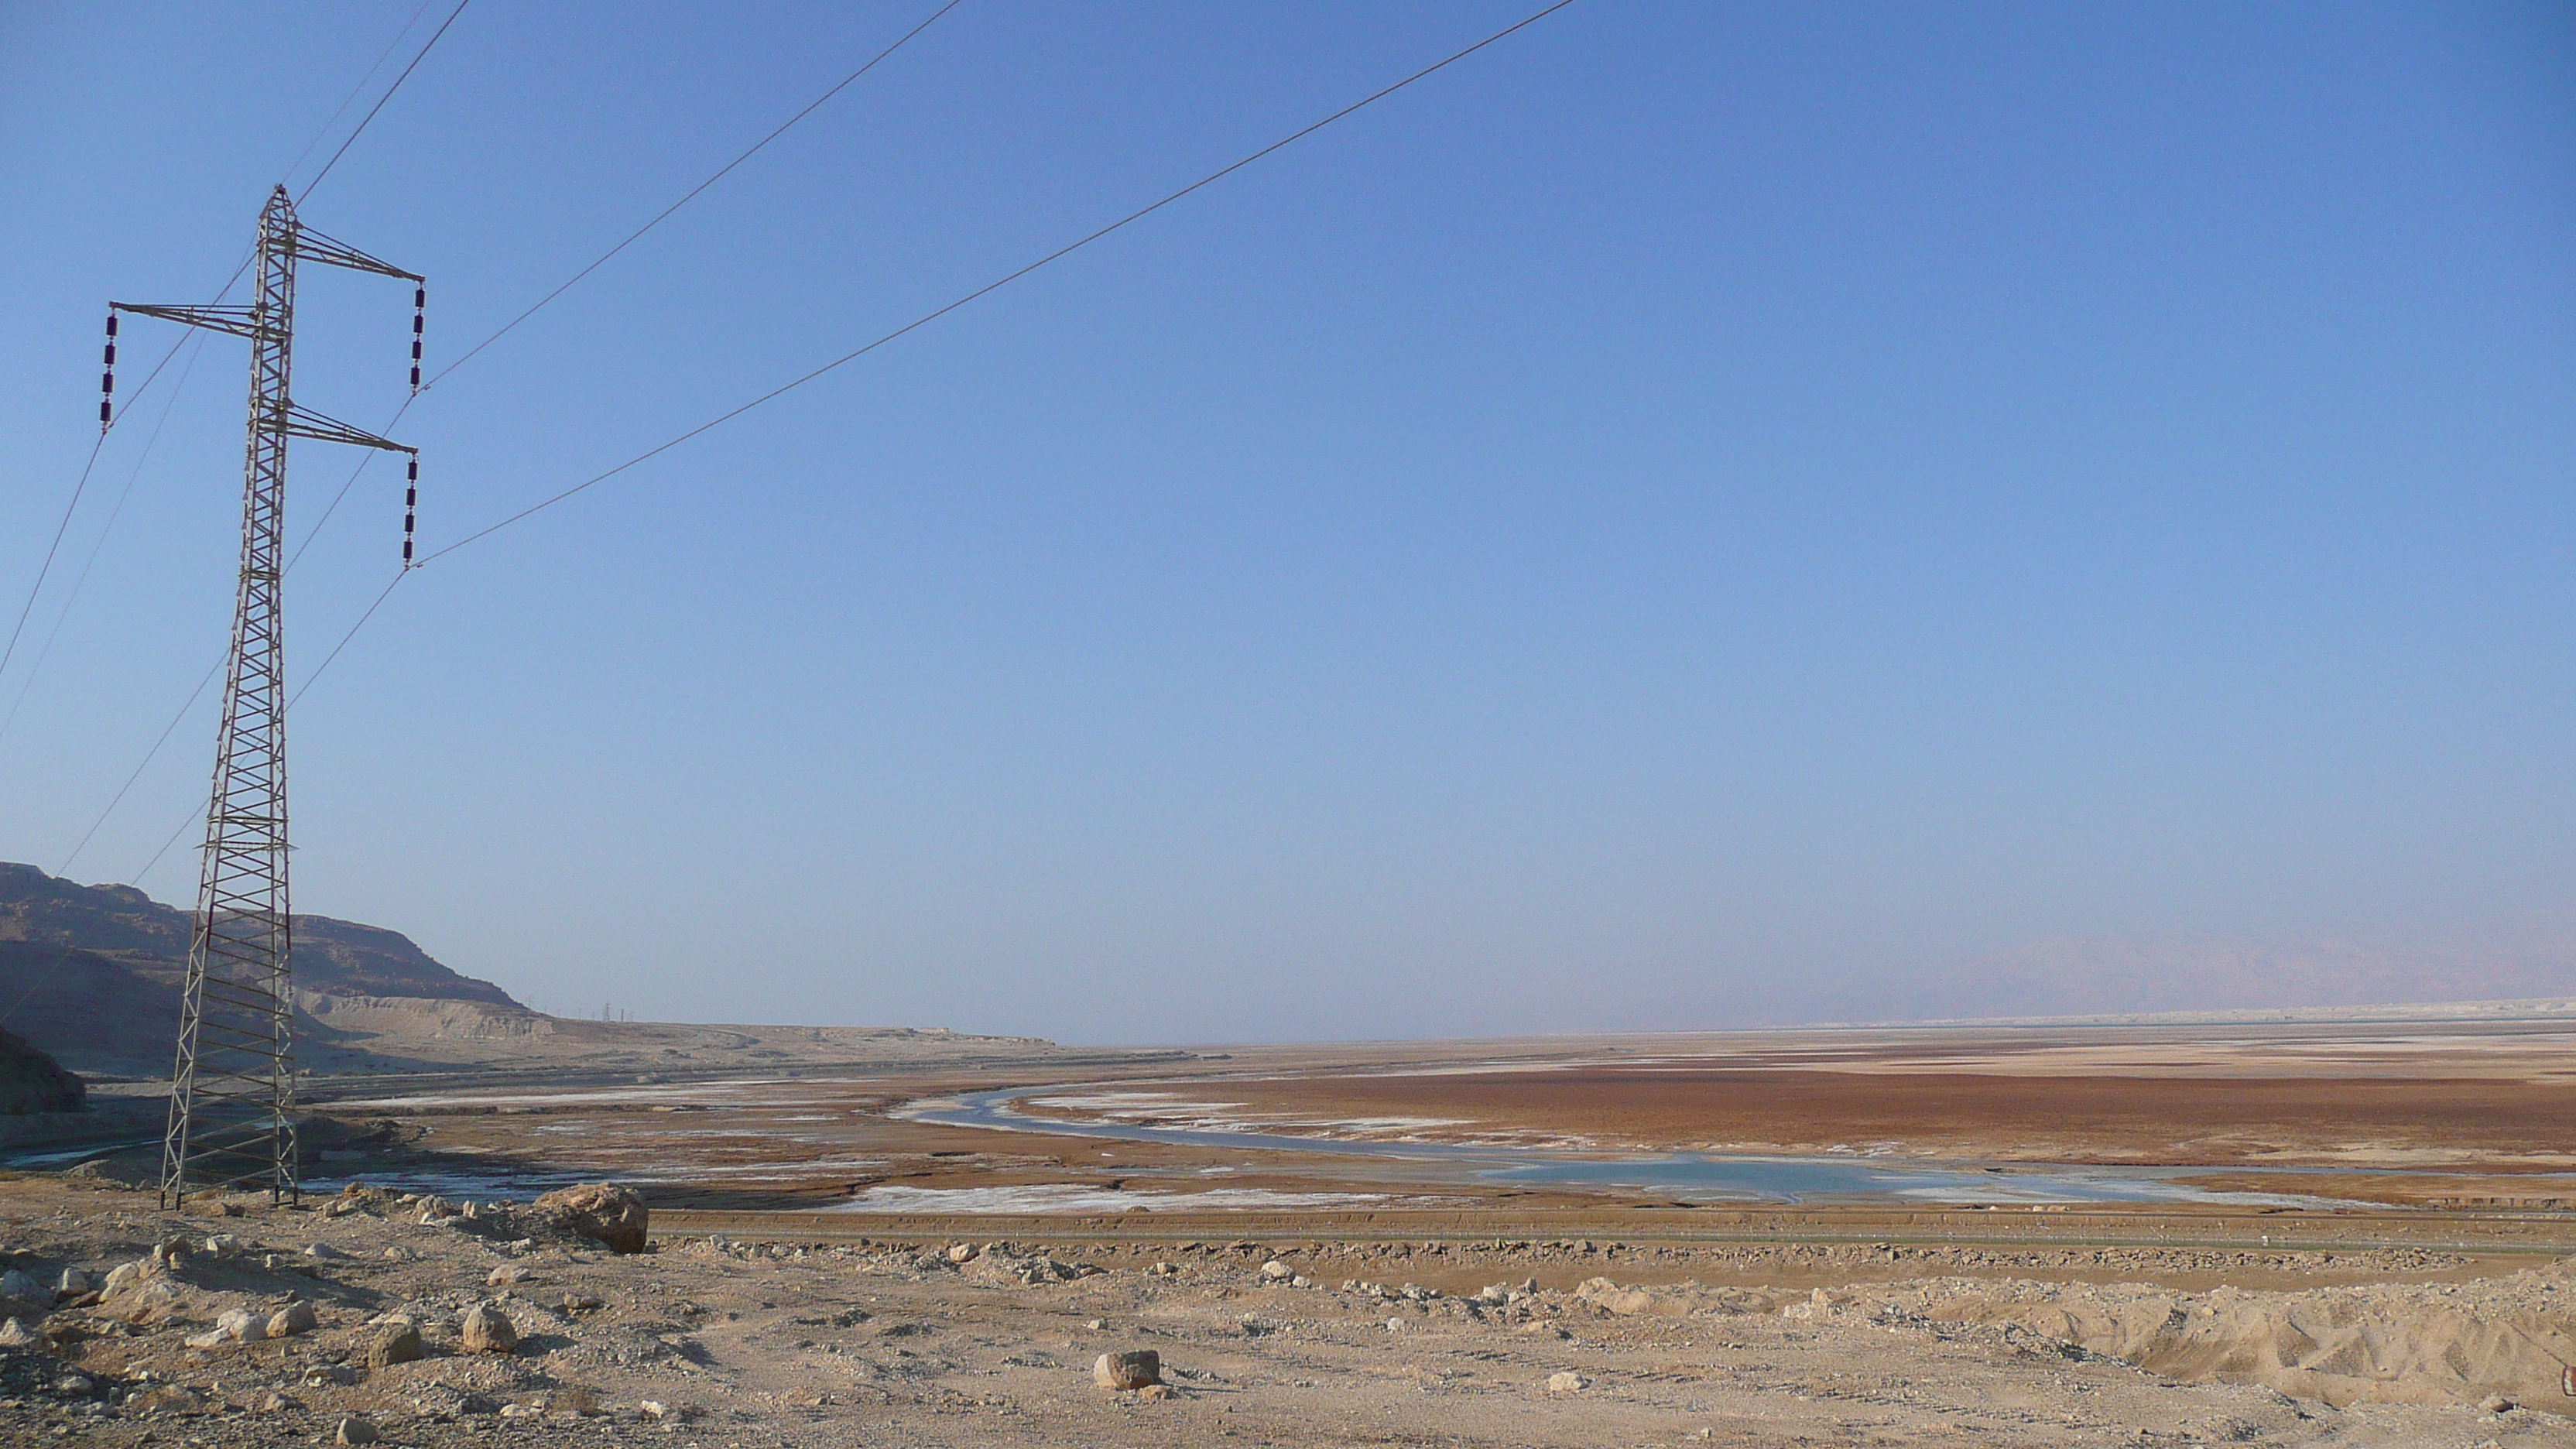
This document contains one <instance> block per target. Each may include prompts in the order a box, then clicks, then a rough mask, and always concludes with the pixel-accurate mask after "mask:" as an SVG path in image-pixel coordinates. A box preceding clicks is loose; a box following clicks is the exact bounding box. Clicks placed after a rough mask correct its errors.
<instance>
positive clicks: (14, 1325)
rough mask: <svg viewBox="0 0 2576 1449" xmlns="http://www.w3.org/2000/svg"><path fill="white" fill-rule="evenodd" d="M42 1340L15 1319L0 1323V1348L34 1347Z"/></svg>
mask: <svg viewBox="0 0 2576 1449" xmlns="http://www.w3.org/2000/svg"><path fill="white" fill-rule="evenodd" d="M43 1341H44V1340H43V1339H41V1338H38V1337H37V1336H36V1335H35V1334H34V1333H33V1332H31V1331H29V1329H28V1327H27V1325H25V1324H23V1323H20V1322H19V1321H18V1320H17V1319H14V1318H12V1319H10V1320H9V1321H8V1322H6V1323H0V1348H34V1347H35V1346H36V1345H37V1344H39V1343H42V1342H43Z"/></svg>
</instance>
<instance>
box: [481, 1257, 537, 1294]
mask: <svg viewBox="0 0 2576 1449" xmlns="http://www.w3.org/2000/svg"><path fill="white" fill-rule="evenodd" d="M536 1276H537V1275H536V1274H534V1273H531V1272H529V1271H528V1270H527V1269H526V1268H523V1267H521V1266H520V1265H518V1264H516V1263H503V1264H502V1265H501V1266H499V1267H497V1268H494V1269H493V1270H492V1271H491V1272H489V1273H486V1274H485V1275H483V1281H484V1283H486V1284H487V1285H489V1286H491V1287H494V1288H507V1287H509V1286H510V1285H511V1284H513V1283H532V1282H534V1281H536Z"/></svg>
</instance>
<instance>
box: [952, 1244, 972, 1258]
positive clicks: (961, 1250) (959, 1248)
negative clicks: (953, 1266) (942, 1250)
mask: <svg viewBox="0 0 2576 1449" xmlns="http://www.w3.org/2000/svg"><path fill="white" fill-rule="evenodd" d="M948 1261H949V1262H952V1263H971V1262H973V1261H975V1245H974V1244H973V1243H951V1244H949V1245H948Z"/></svg>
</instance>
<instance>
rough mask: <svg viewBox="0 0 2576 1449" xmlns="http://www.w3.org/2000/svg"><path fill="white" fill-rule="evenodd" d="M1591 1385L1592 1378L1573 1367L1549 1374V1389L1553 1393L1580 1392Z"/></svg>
mask: <svg viewBox="0 0 2576 1449" xmlns="http://www.w3.org/2000/svg"><path fill="white" fill-rule="evenodd" d="M1590 1387H1592V1380H1590V1379H1587V1378H1585V1377H1584V1376H1583V1375H1581V1374H1579V1373H1576V1372H1574V1371H1573V1370H1571V1369H1568V1370H1566V1371H1564V1372H1561V1373H1552V1374H1549V1375H1548V1376H1547V1391H1548V1392H1549V1393H1551V1394H1579V1393H1582V1392H1583V1391H1584V1390H1585V1389H1588V1388H1590Z"/></svg>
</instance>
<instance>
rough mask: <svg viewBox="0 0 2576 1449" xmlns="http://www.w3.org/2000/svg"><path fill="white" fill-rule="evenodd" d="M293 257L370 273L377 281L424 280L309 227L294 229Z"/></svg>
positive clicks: (418, 274)
mask: <svg viewBox="0 0 2576 1449" xmlns="http://www.w3.org/2000/svg"><path fill="white" fill-rule="evenodd" d="M295 255H296V257H297V258H298V259H299V260H302V261H308V262H321V263H323V264H324V265H326V266H334V267H346V268H348V269H349V270H350V271H353V272H373V273H375V274H376V275H377V276H380V277H400V278H402V279H403V280H404V281H406V282H418V281H421V280H423V278H422V277H421V275H420V273H418V272H406V271H404V270H403V269H402V268H400V267H397V266H395V265H394V264H393V263H391V262H386V261H379V260H377V259H376V258H374V257H371V256H368V255H367V254H366V253H365V252H362V251H360V250H358V249H357V248H356V247H353V246H351V245H349V244H348V243H347V242H343V241H333V240H332V239H331V238H329V237H327V236H324V235H323V234H322V233H320V232H318V231H315V230H313V229H312V228H311V227H298V228H297V229H296V233H295Z"/></svg>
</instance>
